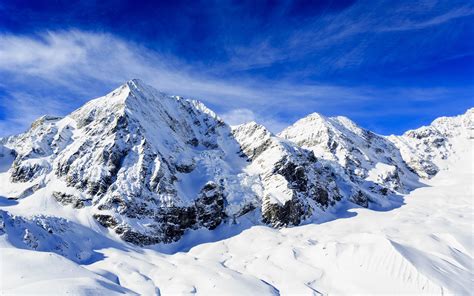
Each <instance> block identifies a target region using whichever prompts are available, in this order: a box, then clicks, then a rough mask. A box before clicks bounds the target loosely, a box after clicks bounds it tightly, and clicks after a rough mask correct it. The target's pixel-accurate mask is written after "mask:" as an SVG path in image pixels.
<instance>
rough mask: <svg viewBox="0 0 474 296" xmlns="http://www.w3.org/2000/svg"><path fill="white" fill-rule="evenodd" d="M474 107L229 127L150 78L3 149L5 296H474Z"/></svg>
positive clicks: (0, 285) (44, 120)
mask: <svg viewBox="0 0 474 296" xmlns="http://www.w3.org/2000/svg"><path fill="white" fill-rule="evenodd" d="M473 154H474V108H471V109H469V110H467V112H466V113H465V114H462V115H459V116H455V117H442V118H438V119H436V120H435V121H434V122H433V123H432V124H431V125H429V126H424V127H421V128H419V129H415V130H410V131H407V132H406V133H404V134H403V135H401V136H393V135H392V136H381V135H377V134H375V133H373V132H371V131H369V130H366V129H363V128H361V127H359V126H357V124H355V123H354V122H352V121H351V120H350V119H348V118H346V117H341V116H338V117H325V116H323V115H320V114H317V113H313V114H310V115H308V116H307V117H305V118H302V119H300V120H298V121H297V122H295V123H294V124H293V125H291V126H289V127H287V128H286V129H284V130H283V131H281V132H280V133H279V134H273V133H271V132H270V131H269V130H268V129H267V128H265V127H264V126H262V125H259V124H258V123H255V122H249V123H246V124H242V125H239V126H230V125H228V124H226V123H225V122H224V121H223V120H222V119H221V118H219V116H217V115H216V114H215V113H214V112H213V111H211V110H209V109H208V108H207V107H206V106H204V105H203V104H202V103H201V102H199V101H195V100H188V99H185V98H182V97H179V96H170V95H167V94H164V93H161V92H159V91H157V90H155V89H153V88H152V87H150V86H147V85H146V84H144V83H143V82H141V81H139V80H136V79H135V80H131V81H129V82H127V83H125V84H124V85H122V86H120V87H119V88H117V89H116V90H114V91H112V92H111V93H109V94H107V95H106V96H104V97H100V98H97V99H94V100H91V101H89V102H88V103H87V104H85V105H84V106H82V107H81V108H79V109H77V110H76V111H74V112H72V113H71V114H69V115H68V116H65V117H56V116H43V117H41V118H39V119H37V120H36V121H35V122H33V123H32V125H31V128H30V129H29V130H27V131H26V132H25V133H23V134H20V135H15V136H11V137H6V138H3V139H0V252H1V253H0V294H2V295H25V294H27V295H39V294H44V295H57V294H61V295H62V294H66V293H70V294H74V295H78V294H79V295H97V294H99V295H112V294H133V295H135V294H142V295H159V294H163V295H174V294H180V295H181V294H185V295H186V294H202V295H210V294H213V295H230V294H233V295H266V294H276V295H278V294H284V295H289V294H291V295H293V294H298V295H299V294H304V295H319V294H378V293H390V294H400V293H410V294H423V293H427V294H462V295H467V294H470V293H472V291H473V290H474V286H473V285H474V282H473V278H474V271H473V270H474V268H473V265H474V259H473V256H474V255H473V254H474V238H473V222H474V217H473V200H474V188H473V179H474V172H473V163H474V162H473Z"/></svg>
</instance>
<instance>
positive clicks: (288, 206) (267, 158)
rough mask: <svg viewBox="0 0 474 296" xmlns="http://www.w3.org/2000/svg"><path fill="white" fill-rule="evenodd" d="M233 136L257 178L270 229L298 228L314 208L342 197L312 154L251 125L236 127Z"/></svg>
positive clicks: (328, 170) (332, 177)
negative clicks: (294, 226)
mask: <svg viewBox="0 0 474 296" xmlns="http://www.w3.org/2000/svg"><path fill="white" fill-rule="evenodd" d="M233 135H234V137H235V139H236V140H237V141H238V142H239V143H240V145H241V148H242V152H241V153H242V154H243V155H245V156H246V157H247V158H248V159H249V161H250V164H249V166H248V170H249V171H251V172H253V173H254V174H256V175H258V176H259V177H260V179H261V186H262V188H261V190H262V194H261V196H262V217H263V221H264V222H265V223H267V224H271V225H273V226H276V227H279V226H287V225H298V224H300V223H301V221H302V220H304V219H305V218H308V217H309V216H311V214H312V212H313V211H314V209H316V208H321V209H325V208H327V207H328V206H331V205H334V204H335V203H336V202H337V201H339V200H340V199H341V198H342V196H341V193H340V192H339V190H338V186H337V184H336V177H335V174H334V172H333V171H332V170H331V168H330V167H324V166H323V165H322V163H319V162H318V161H317V159H316V157H315V156H314V154H313V152H311V151H309V150H305V149H302V148H300V147H297V146H295V145H292V144H291V143H288V142H286V141H283V140H282V139H280V138H278V137H276V136H274V135H272V134H271V133H270V132H269V131H268V130H267V129H265V128H264V127H263V126H261V125H258V124H257V123H255V122H251V123H248V124H244V125H241V126H238V127H237V128H235V129H234V131H233Z"/></svg>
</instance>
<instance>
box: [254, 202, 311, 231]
mask: <svg viewBox="0 0 474 296" xmlns="http://www.w3.org/2000/svg"><path fill="white" fill-rule="evenodd" d="M307 214H308V213H307V211H306V209H305V207H304V206H303V205H302V204H301V202H300V201H299V200H298V199H297V198H295V197H293V199H291V200H288V201H286V202H285V204H284V205H280V204H276V203H268V202H267V203H265V204H264V207H263V212H262V221H263V222H264V223H266V224H269V225H272V226H274V227H284V226H289V225H299V224H300V223H301V221H302V219H303V218H305V217H306V216H307Z"/></svg>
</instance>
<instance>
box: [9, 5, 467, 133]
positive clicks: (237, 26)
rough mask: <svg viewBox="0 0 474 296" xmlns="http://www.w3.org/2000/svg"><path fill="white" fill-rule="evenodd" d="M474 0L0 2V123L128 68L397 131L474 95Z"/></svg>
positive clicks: (221, 98)
mask: <svg viewBox="0 0 474 296" xmlns="http://www.w3.org/2000/svg"><path fill="white" fill-rule="evenodd" d="M473 21H474V3H473V2H472V1H453V0H448V1H431V0H428V1H307V0H306V1H202V2H200V1H182V2H180V1H163V2H162V3H158V1H70V0H69V1H52V0H50V1H39V0H38V1H19V0H15V1H4V2H0V76H1V77H0V78H1V79H0V136H2V135H6V134H10V133H16V132H20V131H22V130H24V129H25V128H26V127H27V126H28V125H29V123H30V122H31V121H32V120H33V119H34V118H35V117H37V116H40V115H41V114H43V113H48V114H60V115H64V114H67V113H69V112H71V111H72V110H74V109H75V108H77V107H79V106H81V105H82V104H83V103H84V102H86V101H87V100H89V99H91V98H93V97H98V96H101V95H104V94H105V93H106V92H108V91H110V90H112V89H113V88H115V87H117V86H118V85H120V84H121V83H123V82H124V81H126V80H128V79H131V78H141V79H142V80H144V81H145V82H146V83H148V84H150V85H153V86H155V87H156V88H158V89H160V90H163V91H166V92H169V93H172V94H177V95H183V96H191V97H194V98H198V99H200V100H202V101H204V102H205V103H206V104H207V105H208V106H209V107H211V108H212V109H214V110H215V111H216V112H217V113H219V114H220V115H222V116H223V117H224V118H225V119H227V120H228V121H230V122H231V123H233V124H234V123H241V122H243V121H247V120H256V121H257V122H260V123H263V124H265V125H267V126H268V127H269V128H270V129H271V130H273V131H279V130H280V129H281V128H282V127H284V126H285V125H288V124H290V123H292V122H293V121H295V120H296V119H298V118H300V117H302V116H305V115H307V114H309V113H311V112H319V113H322V114H324V115H328V116H333V115H345V116H348V117H350V118H351V119H353V120H354V121H356V122H357V123H358V124H360V125H362V126H363V127H366V128H369V129H372V130H374V131H376V132H378V133H381V134H391V133H395V134H399V133H402V132H403V131H405V130H407V129H409V128H416V127H418V126H420V125H423V124H428V123H429V122H430V121H432V120H433V119H434V118H436V117H438V116H442V115H455V114H460V113H463V112H464V111H465V110H466V109H467V108H469V107H473V106H474V96H473V94H474V67H473V66H474V26H473V23H474V22H473Z"/></svg>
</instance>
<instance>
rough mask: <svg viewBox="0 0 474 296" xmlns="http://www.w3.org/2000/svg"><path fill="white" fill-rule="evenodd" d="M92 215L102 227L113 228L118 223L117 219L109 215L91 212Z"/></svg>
mask: <svg viewBox="0 0 474 296" xmlns="http://www.w3.org/2000/svg"><path fill="white" fill-rule="evenodd" d="M92 217H94V219H95V220H96V221H97V222H99V223H100V225H102V226H104V227H108V228H114V227H115V226H117V225H118V222H117V220H116V219H115V218H114V217H112V216H111V215H105V214H93V215H92Z"/></svg>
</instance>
